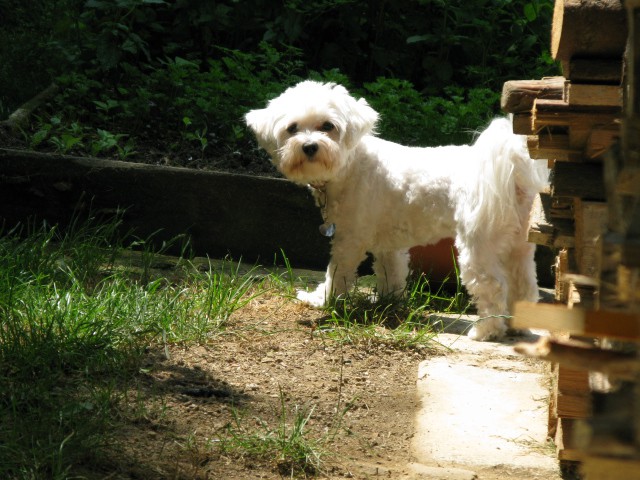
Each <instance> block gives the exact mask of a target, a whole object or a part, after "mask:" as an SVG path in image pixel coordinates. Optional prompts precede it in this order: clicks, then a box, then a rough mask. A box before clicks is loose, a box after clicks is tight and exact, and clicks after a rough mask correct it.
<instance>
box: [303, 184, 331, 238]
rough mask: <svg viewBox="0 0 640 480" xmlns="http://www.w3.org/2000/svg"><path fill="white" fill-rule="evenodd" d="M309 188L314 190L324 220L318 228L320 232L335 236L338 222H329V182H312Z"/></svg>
mask: <svg viewBox="0 0 640 480" xmlns="http://www.w3.org/2000/svg"><path fill="white" fill-rule="evenodd" d="M309 188H311V189H312V190H313V192H314V197H315V199H316V205H318V207H320V213H321V214H322V220H323V221H324V223H323V224H322V225H320V227H318V230H320V234H321V235H323V236H325V237H333V235H334V234H335V233H336V224H335V223H329V222H327V217H328V214H327V182H323V183H310V184H309Z"/></svg>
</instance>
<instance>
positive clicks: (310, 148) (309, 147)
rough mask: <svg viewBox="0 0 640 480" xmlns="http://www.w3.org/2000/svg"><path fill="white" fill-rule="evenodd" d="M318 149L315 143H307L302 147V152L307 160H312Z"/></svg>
mask: <svg viewBox="0 0 640 480" xmlns="http://www.w3.org/2000/svg"><path fill="white" fill-rule="evenodd" d="M318 148H319V147H318V144H317V143H316V142H307V143H305V144H304V145H302V151H303V152H304V154H305V155H306V156H307V157H309V158H312V157H313V156H314V155H315V154H316V152H317V151H318Z"/></svg>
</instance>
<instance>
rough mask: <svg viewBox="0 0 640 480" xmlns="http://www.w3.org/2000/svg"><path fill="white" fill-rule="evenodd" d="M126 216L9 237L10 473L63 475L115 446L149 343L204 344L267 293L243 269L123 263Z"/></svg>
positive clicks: (1, 298) (0, 441) (3, 337)
mask: <svg viewBox="0 0 640 480" xmlns="http://www.w3.org/2000/svg"><path fill="white" fill-rule="evenodd" d="M117 227H118V221H117V220H115V221H114V222H110V223H106V224H102V223H98V222H97V221H95V220H89V221H80V220H78V219H76V220H74V221H73V222H72V223H71V225H70V226H69V228H68V229H65V232H64V233H62V232H61V231H60V230H59V229H58V228H56V227H49V226H47V225H41V226H37V227H36V226H34V225H30V226H24V227H22V228H16V229H13V230H11V231H8V232H5V233H4V235H2V236H0V458H1V459H2V461H0V477H1V478H12V479H33V478H47V479H63V478H69V476H72V472H73V470H74V467H75V466H77V465H80V464H84V463H86V462H90V461H91V459H92V458H94V457H95V455H99V452H100V450H101V448H102V447H104V446H106V445H107V444H108V443H109V442H110V432H111V431H112V429H113V428H114V427H115V426H116V425H117V423H118V422H119V421H120V420H119V419H121V417H122V413H123V411H122V408H125V407H124V405H125V404H126V403H127V402H126V399H125V398H124V395H125V394H124V393H123V392H129V393H131V392H130V390H131V388H135V387H132V384H134V383H135V382H134V381H133V380H134V379H135V377H136V375H137V373H138V370H139V368H140V363H141V360H142V356H143V354H144V352H145V350H146V349H147V347H148V346H149V345H150V344H151V343H153V342H156V341H164V342H183V341H201V340H204V339H205V338H208V337H210V336H211V335H213V334H215V333H216V332H219V331H220V330H221V329H223V328H224V326H225V322H226V321H227V320H228V318H229V316H230V315H231V314H232V313H233V312H234V311H236V310H237V309H239V308H242V306H244V305H245V304H246V303H247V302H248V301H249V300H250V299H251V298H254V297H255V296H257V295H260V294H261V293H262V292H263V290H262V287H261V285H260V283H258V284H257V285H256V284H255V282H254V281H253V278H254V277H253V276H252V275H251V274H248V275H240V274H239V272H238V270H237V268H235V267H234V266H233V265H232V264H228V265H229V267H228V268H226V269H225V268H222V269H220V270H214V269H213V267H211V266H210V268H209V269H207V270H205V271H204V272H198V273H197V274H193V276H192V277H189V278H187V279H186V280H185V281H178V282H170V281H169V280H167V279H166V278H165V277H159V278H152V277H153V275H152V274H151V265H152V264H153V261H152V260H151V259H150V257H152V255H153V253H152V252H151V250H147V251H146V252H143V255H142V256H143V257H144V263H145V265H146V267H144V268H142V269H141V270H132V269H128V268H120V267H119V266H118V265H117V264H116V263H117V259H118V257H119V256H120V253H121V252H122V250H123V248H124V246H123V245H122V244H121V243H119V241H118V240H117V238H116V236H115V232H116V231H117Z"/></svg>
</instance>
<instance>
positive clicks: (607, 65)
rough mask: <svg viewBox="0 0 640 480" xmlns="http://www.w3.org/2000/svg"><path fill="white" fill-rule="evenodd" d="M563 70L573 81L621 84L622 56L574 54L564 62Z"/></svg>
mask: <svg viewBox="0 0 640 480" xmlns="http://www.w3.org/2000/svg"><path fill="white" fill-rule="evenodd" d="M563 72H564V74H565V76H566V77H567V78H570V79H571V82H572V83H574V84H575V83H590V84H603V85H607V84H608V85H618V86H619V85H620V84H621V81H622V57H618V58H588V57H580V56H574V57H572V58H571V60H569V61H567V62H564V63H563Z"/></svg>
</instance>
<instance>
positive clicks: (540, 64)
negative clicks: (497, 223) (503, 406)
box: [0, 0, 556, 171]
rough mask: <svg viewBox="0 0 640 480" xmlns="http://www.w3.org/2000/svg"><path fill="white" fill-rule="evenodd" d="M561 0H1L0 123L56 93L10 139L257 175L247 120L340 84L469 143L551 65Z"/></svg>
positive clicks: (416, 131) (418, 130)
mask: <svg viewBox="0 0 640 480" xmlns="http://www.w3.org/2000/svg"><path fill="white" fill-rule="evenodd" d="M552 10H553V2H552V0H402V1H397V0H366V1H365V0H288V1H282V2H275V1H273V0H224V1H212V0H173V1H163V0H30V1H29V2H24V1H22V0H0V22H2V24H1V28H0V58H1V59H2V62H1V65H2V66H1V69H0V117H6V116H7V115H8V114H9V113H10V112H11V111H13V110H14V109H15V108H16V107H17V106H19V105H20V104H21V103H22V102H24V101H25V100H27V99H28V98H30V97H32V96H33V95H34V94H35V93H37V92H38V91H40V90H42V89H44V88H45V87H47V85H49V84H50V83H51V82H55V83H56V84H58V85H59V86H60V91H59V93H58V94H57V96H56V97H55V98H53V99H52V100H51V101H50V102H49V103H48V104H47V105H45V106H44V107H43V108H40V109H39V110H38V111H37V112H36V115H35V116H34V117H33V120H32V122H31V124H30V125H29V127H28V128H27V129H25V130H24V131H22V132H20V134H19V135H17V137H18V138H17V139H15V140H14V141H13V142H12V143H13V146H24V147H27V148H34V149H40V150H53V151H58V152H61V153H74V154H88V155H97V156H107V157H114V158H120V159H127V160H132V161H147V162H153V163H164V164H172V165H184V166H191V167H197V168H198V167H204V168H216V167H220V168H237V169H239V170H243V169H244V170H256V171H260V169H261V167H260V165H267V167H265V168H268V162H266V160H265V159H264V158H263V157H262V160H264V162H262V163H261V162H259V161H256V158H260V154H258V152H257V149H256V147H255V143H254V141H253V139H252V138H251V135H250V134H249V132H248V131H247V129H246V128H245V126H244V123H243V121H242V116H243V114H244V113H245V112H246V111H247V110H249V109H251V108H257V107H260V106H263V105H264V104H265V102H266V101H267V100H268V99H269V98H272V97H274V96H276V95H277V94H279V93H280V92H281V91H282V90H283V89H284V88H285V87H286V86H289V85H291V84H294V83H296V82H297V81H299V80H301V79H305V78H309V77H310V78H314V79H321V80H331V81H337V82H340V83H343V84H345V85H346V86H347V87H348V88H350V89H351V90H352V91H353V92H354V93H355V94H356V95H359V96H364V97H366V98H367V99H368V100H369V102H370V103H371V104H372V105H373V106H374V108H376V109H377V110H378V111H379V112H381V114H382V121H381V125H380V133H381V135H382V136H384V137H385V138H388V139H391V140H395V141H400V142H403V143H405V144H412V145H416V144H419V145H436V144H442V143H451V142H464V141H467V140H468V139H469V132H471V131H473V130H476V129H478V128H480V127H481V126H482V125H483V124H485V123H486V122H487V120H488V118H489V117H491V116H492V115H494V114H496V113H498V112H499V108H498V105H499V95H500V91H501V88H502V84H503V83H504V81H505V80H508V79H523V78H540V77H542V76H545V75H549V74H553V73H555V70H556V66H555V65H554V64H553V62H552V61H551V59H550V57H549V54H548V44H549V28H550V23H551V22H550V18H551V15H552Z"/></svg>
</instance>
